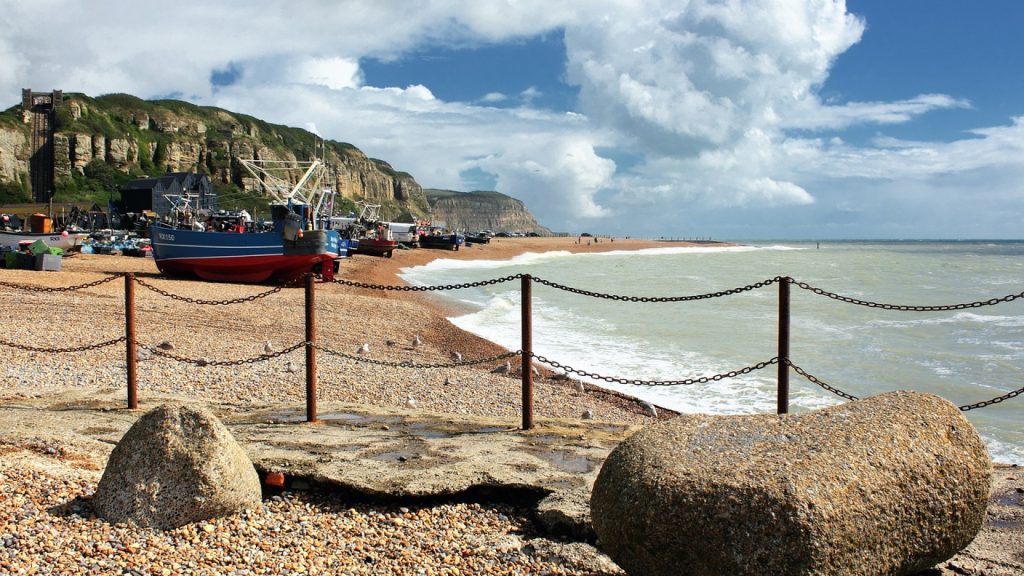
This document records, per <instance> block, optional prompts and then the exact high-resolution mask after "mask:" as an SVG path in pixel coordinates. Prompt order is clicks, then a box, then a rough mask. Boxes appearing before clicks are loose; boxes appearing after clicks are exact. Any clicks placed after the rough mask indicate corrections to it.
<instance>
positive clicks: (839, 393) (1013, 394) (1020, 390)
mask: <svg viewBox="0 0 1024 576" xmlns="http://www.w3.org/2000/svg"><path fill="white" fill-rule="evenodd" d="M786 365H787V366H789V367H790V368H792V369H793V371H794V372H796V373H797V374H799V375H801V376H803V377H804V378H806V379H807V380H809V381H811V382H813V383H814V384H817V385H818V386H821V387H822V388H824V389H825V390H828V391H829V392H831V393H833V394H835V395H836V396H841V397H843V398H846V399H847V400H857V397H856V396H854V395H853V394H847V393H846V392H843V391H842V390H840V389H838V388H835V387H833V386H829V385H828V384H826V383H825V382H822V381H821V380H819V379H818V378H815V377H814V376H812V375H811V374H808V373H807V371H805V370H804V369H803V368H801V367H799V366H797V365H796V364H793V362H792V361H791V360H789V359H786ZM1021 394H1024V388H1018V389H1016V390H1013V391H1011V392H1007V393H1006V394H1003V395H1002V396H996V397H995V398H991V399H989V400H982V401H981V402H975V403H974V404H964V405H963V406H957V408H958V409H959V410H960V411H961V412H968V411H970V410H975V409H977V408H984V407H986V406H991V405H993V404H999V403H1000V402H1003V401H1004V400H1009V399H1010V398H1014V397H1016V396H1020V395H1021Z"/></svg>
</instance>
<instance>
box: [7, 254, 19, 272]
mask: <svg viewBox="0 0 1024 576" xmlns="http://www.w3.org/2000/svg"><path fill="white" fill-rule="evenodd" d="M17 262H18V253H17V252H4V268H14V267H15V266H16V265H17Z"/></svg>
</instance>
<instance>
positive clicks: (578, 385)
mask: <svg viewBox="0 0 1024 576" xmlns="http://www.w3.org/2000/svg"><path fill="white" fill-rule="evenodd" d="M574 387H575V388H576V393H577V394H583V393H584V392H586V391H587V389H586V388H585V387H584V386H583V382H580V381H579V380H577V381H576V384H575V386H574Z"/></svg>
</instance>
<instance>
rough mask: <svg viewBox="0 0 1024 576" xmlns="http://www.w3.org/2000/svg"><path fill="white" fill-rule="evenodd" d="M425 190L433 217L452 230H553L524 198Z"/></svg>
mask: <svg viewBox="0 0 1024 576" xmlns="http://www.w3.org/2000/svg"><path fill="white" fill-rule="evenodd" d="M425 192H426V196H427V201H428V202H430V210H431V216H432V218H433V221H434V222H444V225H445V227H447V228H448V229H449V230H464V231H469V232H477V231H480V230H492V231H494V232H501V231H508V232H536V233H538V234H543V235H548V234H551V230H548V229H547V228H545V227H544V226H541V225H540V224H538V223H537V220H536V219H535V218H534V217H533V214H530V211H529V210H527V209H526V206H525V205H524V204H523V203H522V202H521V201H519V200H516V199H515V198H511V197H509V196H506V195H504V194H501V193H499V192H455V191H453V190H437V189H434V188H428V189H426V190H425Z"/></svg>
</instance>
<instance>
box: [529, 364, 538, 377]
mask: <svg viewBox="0 0 1024 576" xmlns="http://www.w3.org/2000/svg"><path fill="white" fill-rule="evenodd" d="M530 371H531V372H533V375H534V376H536V377H538V378H540V370H537V367H536V366H531V367H530Z"/></svg>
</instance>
